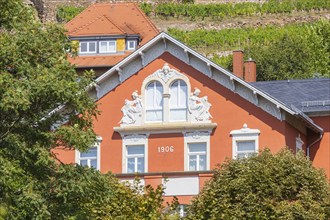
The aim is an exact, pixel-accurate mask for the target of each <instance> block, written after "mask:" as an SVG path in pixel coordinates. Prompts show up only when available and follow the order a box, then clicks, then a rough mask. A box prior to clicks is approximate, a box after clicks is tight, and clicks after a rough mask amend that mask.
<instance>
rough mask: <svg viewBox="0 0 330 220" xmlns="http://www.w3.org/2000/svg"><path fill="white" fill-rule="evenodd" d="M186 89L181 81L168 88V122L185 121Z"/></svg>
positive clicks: (185, 85)
mask: <svg viewBox="0 0 330 220" xmlns="http://www.w3.org/2000/svg"><path fill="white" fill-rule="evenodd" d="M187 96H188V88H187V84H186V83H185V82H184V81H183V80H176V81H175V82H174V83H172V85H171V86H170V120H171V121H186V120H187V98H188V97H187Z"/></svg>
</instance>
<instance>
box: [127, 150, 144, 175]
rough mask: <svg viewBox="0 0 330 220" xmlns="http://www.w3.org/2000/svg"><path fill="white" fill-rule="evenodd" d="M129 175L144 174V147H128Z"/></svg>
mask: <svg viewBox="0 0 330 220" xmlns="http://www.w3.org/2000/svg"><path fill="white" fill-rule="evenodd" d="M126 159H127V161H126V164H127V169H126V172H127V173H136V172H138V173H144V170H145V169H144V167H145V163H144V145H133V146H127V154H126Z"/></svg>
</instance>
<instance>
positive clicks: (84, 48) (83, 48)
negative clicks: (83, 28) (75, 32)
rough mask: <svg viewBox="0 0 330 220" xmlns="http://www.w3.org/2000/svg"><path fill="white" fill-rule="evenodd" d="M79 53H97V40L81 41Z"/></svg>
mask: <svg viewBox="0 0 330 220" xmlns="http://www.w3.org/2000/svg"><path fill="white" fill-rule="evenodd" d="M79 53H81V54H84V53H96V42H95V41H84V42H80V43H79Z"/></svg>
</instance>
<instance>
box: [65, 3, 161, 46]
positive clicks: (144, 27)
mask: <svg viewBox="0 0 330 220" xmlns="http://www.w3.org/2000/svg"><path fill="white" fill-rule="evenodd" d="M65 28H66V29H67V30H68V32H67V34H68V36H69V37H87V36H88V37H95V36H111V35H133V34H134V35H140V37H141V40H142V41H141V45H143V44H144V43H146V42H148V41H149V40H150V39H152V38H153V37H154V36H155V35H157V34H158V33H159V31H158V30H157V28H156V27H155V26H154V25H153V24H152V22H151V21H150V20H149V19H148V17H147V16H146V15H145V14H144V13H143V12H142V11H141V9H140V8H139V7H138V6H137V5H136V4H135V3H95V4H92V5H91V6H89V7H88V8H86V9H85V10H84V11H82V12H81V13H80V14H79V15H77V16H76V17H75V18H73V19H72V20H71V21H70V22H68V23H67V24H66V25H65Z"/></svg>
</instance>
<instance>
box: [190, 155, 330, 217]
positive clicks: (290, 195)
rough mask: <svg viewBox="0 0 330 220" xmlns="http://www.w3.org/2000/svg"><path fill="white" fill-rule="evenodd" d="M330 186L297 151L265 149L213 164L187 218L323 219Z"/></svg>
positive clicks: (328, 207)
mask: <svg viewBox="0 0 330 220" xmlns="http://www.w3.org/2000/svg"><path fill="white" fill-rule="evenodd" d="M329 218H330V185H329V182H328V180H327V178H326V177H325V175H324V173H323V172H322V171H320V170H317V169H315V168H314V167H313V166H312V163H311V161H309V159H308V158H306V157H305V156H304V155H303V154H302V153H300V154H297V155H294V154H292V153H291V152H290V151H289V150H287V149H284V150H282V151H280V152H279V153H277V154H275V155H273V154H271V152H270V151H269V150H267V149H266V150H265V151H263V152H261V153H260V155H259V156H255V157H252V158H249V159H241V160H231V161H227V162H225V163H224V164H222V165H221V166H219V167H218V168H217V169H216V171H215V174H214V177H213V178H212V179H211V180H210V181H209V182H208V183H207V184H206V186H205V187H204V189H203V190H202V192H201V193H200V194H199V195H198V196H197V197H196V198H195V199H194V200H193V202H192V206H191V208H190V212H189V216H188V219H267V220H271V219H310V220H312V219H329Z"/></svg>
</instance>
